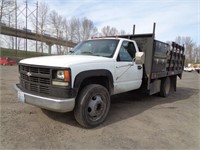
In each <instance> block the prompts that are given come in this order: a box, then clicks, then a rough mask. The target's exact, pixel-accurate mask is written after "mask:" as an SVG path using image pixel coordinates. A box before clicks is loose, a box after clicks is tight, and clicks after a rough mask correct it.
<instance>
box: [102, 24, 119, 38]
mask: <svg viewBox="0 0 200 150" xmlns="http://www.w3.org/2000/svg"><path fill="white" fill-rule="evenodd" d="M117 34H118V31H117V29H116V28H115V27H110V26H105V27H103V28H102V29H101V33H100V35H101V36H114V35H117Z"/></svg>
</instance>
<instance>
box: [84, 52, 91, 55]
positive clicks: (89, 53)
mask: <svg viewBox="0 0 200 150" xmlns="http://www.w3.org/2000/svg"><path fill="white" fill-rule="evenodd" d="M81 54H88V55H93V53H92V52H81Z"/></svg>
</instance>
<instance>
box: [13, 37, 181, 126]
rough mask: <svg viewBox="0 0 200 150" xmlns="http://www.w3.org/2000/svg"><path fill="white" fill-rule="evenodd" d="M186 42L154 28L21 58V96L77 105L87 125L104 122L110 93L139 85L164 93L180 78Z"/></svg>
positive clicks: (50, 105)
mask: <svg viewBox="0 0 200 150" xmlns="http://www.w3.org/2000/svg"><path fill="white" fill-rule="evenodd" d="M183 65H184V48H183V47H182V46H180V45H177V44H176V43H173V44H172V50H170V46H169V44H166V43H163V42H160V41H156V40H154V34H146V35H124V36H121V37H109V38H98V39H91V40H86V41H83V42H81V43H79V44H78V45H77V46H76V47H75V48H74V49H73V50H72V52H71V53H70V55H64V56H44V57H36V58H28V59H24V60H21V61H20V62H19V73H20V83H19V84H16V86H15V88H16V91H17V95H18V99H19V100H20V101H22V102H25V103H28V104H31V105H35V106H38V107H41V108H44V109H48V110H52V111H57V112H68V111H74V115H75V118H76V120H77V122H79V124H81V125H82V126H84V127H87V128H90V127H96V126H97V125H99V124H101V123H102V122H103V121H104V120H105V118H106V116H107V114H108V111H109V108H110V95H114V94H119V93H123V92H128V91H132V90H136V89H141V90H142V91H143V92H145V93H148V94H150V95H152V94H155V93H160V95H161V96H163V97H166V96H167V95H168V94H169V93H170V90H171V88H173V89H174V90H176V78H177V76H179V77H180V78H181V75H182V71H183Z"/></svg>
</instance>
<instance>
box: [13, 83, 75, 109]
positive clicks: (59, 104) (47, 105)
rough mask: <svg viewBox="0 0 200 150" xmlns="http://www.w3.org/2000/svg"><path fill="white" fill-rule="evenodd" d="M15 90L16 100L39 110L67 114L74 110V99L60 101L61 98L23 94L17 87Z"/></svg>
mask: <svg viewBox="0 0 200 150" xmlns="http://www.w3.org/2000/svg"><path fill="white" fill-rule="evenodd" d="M15 90H16V92H17V95H18V100H19V101H22V102H24V103H27V104H31V105H35V106H38V107H40V108H44V109H48V110H52V111H56V112H69V111H72V110H73V109H74V105H75V98H69V99H62V98H58V99H55V98H47V97H41V96H37V95H33V94H29V93H26V92H23V91H22V90H21V89H20V88H19V87H17V85H15Z"/></svg>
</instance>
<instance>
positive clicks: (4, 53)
mask: <svg viewBox="0 0 200 150" xmlns="http://www.w3.org/2000/svg"><path fill="white" fill-rule="evenodd" d="M0 54H1V57H8V58H10V59H13V60H15V61H19V60H21V59H23V58H30V57H37V56H46V55H48V54H47V53H39V52H38V53H36V52H32V51H27V53H26V51H22V50H18V51H17V52H16V50H12V49H7V48H2V47H1V48H0Z"/></svg>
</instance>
